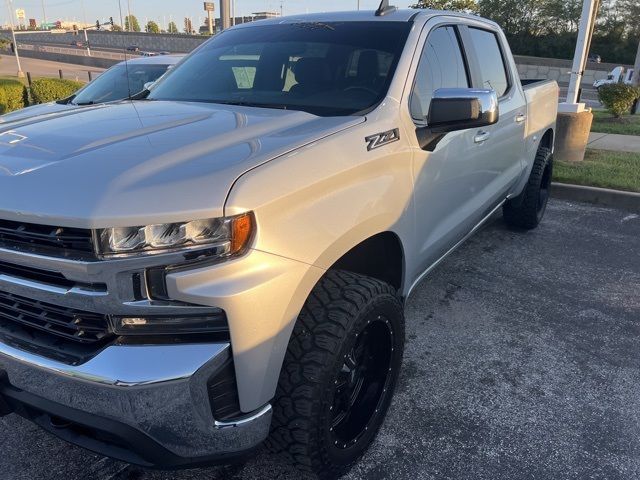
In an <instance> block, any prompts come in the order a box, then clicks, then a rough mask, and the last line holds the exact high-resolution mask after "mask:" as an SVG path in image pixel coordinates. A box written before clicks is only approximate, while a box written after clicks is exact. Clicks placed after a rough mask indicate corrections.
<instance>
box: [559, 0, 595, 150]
mask: <svg viewBox="0 0 640 480" xmlns="http://www.w3.org/2000/svg"><path fill="white" fill-rule="evenodd" d="M599 4H600V0H583V4H582V15H581V17H580V27H579V30H578V39H577V41H576V50H575V55H574V56H573V67H572V69H571V80H570V81H569V90H568V92H567V98H566V101H564V102H562V103H560V104H559V105H558V120H557V123H556V135H555V155H556V158H558V159H560V160H564V161H567V162H581V161H582V160H584V154H585V152H586V149H587V143H588V141H589V132H590V131H591V123H592V122H593V113H591V109H589V108H586V107H587V106H586V105H585V104H584V103H578V97H579V91H580V83H581V82H582V77H583V75H584V69H585V67H586V64H587V54H588V53H589V45H590V44H591V37H592V35H593V26H594V25H595V20H596V16H597V14H598V5H599Z"/></svg>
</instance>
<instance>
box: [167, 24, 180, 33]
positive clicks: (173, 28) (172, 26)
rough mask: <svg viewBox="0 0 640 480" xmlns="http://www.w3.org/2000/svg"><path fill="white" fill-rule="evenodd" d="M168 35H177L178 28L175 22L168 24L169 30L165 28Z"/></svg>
mask: <svg viewBox="0 0 640 480" xmlns="http://www.w3.org/2000/svg"><path fill="white" fill-rule="evenodd" d="M167 31H168V32H169V33H178V26H177V25H176V22H169V28H167Z"/></svg>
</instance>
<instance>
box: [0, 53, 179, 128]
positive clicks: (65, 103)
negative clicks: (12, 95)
mask: <svg viewBox="0 0 640 480" xmlns="http://www.w3.org/2000/svg"><path fill="white" fill-rule="evenodd" d="M183 57H184V55H163V56H156V57H144V58H135V59H133V60H128V61H127V62H126V64H125V62H121V63H118V64H116V65H114V66H113V67H111V68H109V69H108V70H106V71H105V72H104V73H102V74H101V75H100V76H99V77H98V78H96V79H95V80H94V81H93V82H91V83H88V84H87V85H85V86H84V87H83V88H81V89H80V90H78V91H77V92H76V93H75V94H74V95H72V96H71V97H69V98H65V99H63V100H58V101H57V102H50V103H43V104H40V105H33V106H31V107H27V108H23V109H21V110H16V111H15V112H11V113H8V114H6V115H2V116H0V123H7V122H14V121H18V120H23V119H25V118H30V117H34V116H40V115H48V114H50V113H56V112H60V111H64V110H70V109H73V108H80V107H85V106H88V105H98V104H102V103H108V102H115V101H118V100H124V99H126V98H129V97H130V96H131V95H135V94H136V93H139V92H141V91H143V90H144V89H145V88H146V87H148V86H149V84H150V83H154V82H156V81H157V80H158V79H159V78H160V77H161V76H162V75H164V74H165V73H167V71H168V70H169V69H170V68H172V67H173V66H174V65H175V64H177V63H178V62H179V61H180V60H182V58H183Z"/></svg>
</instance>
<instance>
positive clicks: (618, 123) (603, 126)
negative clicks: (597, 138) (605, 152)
mask: <svg viewBox="0 0 640 480" xmlns="http://www.w3.org/2000/svg"><path fill="white" fill-rule="evenodd" d="M591 131H592V132H598V133H616V134H619V135H640V114H639V115H627V116H626V117H623V118H622V119H621V120H620V119H615V118H613V116H612V115H611V114H610V113H609V112H607V111H605V110H594V111H593V125H592V126H591Z"/></svg>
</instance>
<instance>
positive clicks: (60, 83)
mask: <svg viewBox="0 0 640 480" xmlns="http://www.w3.org/2000/svg"><path fill="white" fill-rule="evenodd" d="M83 85H84V83H82V82H76V81H75V80H66V79H64V80H63V79H59V78H38V79H37V80H34V81H33V82H31V99H32V101H33V103H34V104H37V103H48V102H55V101H56V100H62V99H63V98H67V97H70V96H71V95H73V93H75V92H76V91H77V90H78V89H79V88H80V87H82V86H83Z"/></svg>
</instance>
